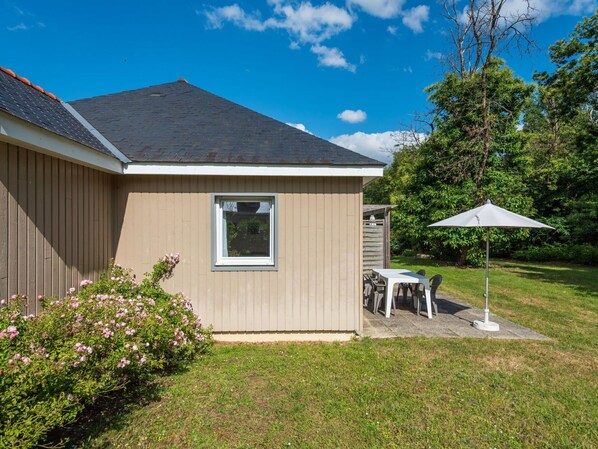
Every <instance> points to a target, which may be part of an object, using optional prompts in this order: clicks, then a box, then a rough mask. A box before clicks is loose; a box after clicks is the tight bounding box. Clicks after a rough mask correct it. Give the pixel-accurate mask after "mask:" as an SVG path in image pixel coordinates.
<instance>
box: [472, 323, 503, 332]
mask: <svg viewBox="0 0 598 449" xmlns="http://www.w3.org/2000/svg"><path fill="white" fill-rule="evenodd" d="M473 327H475V328H476V329H479V330H481V331H487V332H498V331H499V330H500V326H499V325H498V323H495V322H494V321H480V320H475V321H474V322H473Z"/></svg>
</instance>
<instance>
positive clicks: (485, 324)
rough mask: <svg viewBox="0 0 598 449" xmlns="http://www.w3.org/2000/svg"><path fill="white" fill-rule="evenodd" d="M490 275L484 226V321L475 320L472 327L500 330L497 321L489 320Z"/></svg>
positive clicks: (487, 240)
mask: <svg viewBox="0 0 598 449" xmlns="http://www.w3.org/2000/svg"><path fill="white" fill-rule="evenodd" d="M489 277H490V228H489V227H488V228H486V292H485V293H484V296H485V297H486V308H485V309H484V321H479V320H475V321H474V322H473V327H475V328H476V329H480V330H482V331H489V332H497V331H499V330H500V327H499V325H498V323H494V322H492V321H490V319H489V315H490V309H489V306H488V278H489Z"/></svg>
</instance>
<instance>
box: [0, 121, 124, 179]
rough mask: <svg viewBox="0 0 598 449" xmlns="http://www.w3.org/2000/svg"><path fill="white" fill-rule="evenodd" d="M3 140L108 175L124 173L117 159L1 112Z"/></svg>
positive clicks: (0, 125) (0, 133) (0, 126)
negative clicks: (107, 173)
mask: <svg viewBox="0 0 598 449" xmlns="http://www.w3.org/2000/svg"><path fill="white" fill-rule="evenodd" d="M0 137H1V138H2V140H6V141H7V142H9V143H12V144H15V145H19V146H23V147H25V148H29V149H31V150H35V151H38V152H40V153H44V154H47V155H49V156H54V157H58V158H61V159H66V160H68V161H71V162H75V163H77V164H81V165H85V166H88V167H92V168H96V169H98V170H102V171H106V172H109V173H122V172H123V164H122V162H121V161H119V160H118V159H115V158H113V157H111V156H108V155H107V154H103V153H100V152H99V151H96V150H93V149H91V148H88V147H86V146H85V145H81V144H79V143H77V142H75V141H73V140H70V139H67V138H66V137H62V136H59V135H58V134H54V133H53V132H50V131H47V130H45V129H43V128H40V127H39V126H37V125H33V124H31V123H29V122H27V121H25V120H22V119H20V118H17V117H14V116H13V115H10V114H7V113H5V112H2V111H0Z"/></svg>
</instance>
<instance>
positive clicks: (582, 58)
mask: <svg viewBox="0 0 598 449" xmlns="http://www.w3.org/2000/svg"><path fill="white" fill-rule="evenodd" d="M597 36H598V14H597V13H595V14H594V15H593V16H591V17H588V18H585V19H583V20H582V21H581V22H580V23H579V24H578V25H577V26H576V27H575V30H574V31H573V33H572V34H571V36H570V37H569V38H568V39H563V40H559V41H557V42H556V43H555V44H554V45H553V46H551V47H550V57H551V61H552V62H553V63H554V64H555V66H556V69H555V70H554V71H553V72H552V73H547V72H541V73H536V74H535V75H534V78H535V80H536V81H537V82H538V86H537V91H536V94H535V101H534V102H533V103H532V104H531V105H530V107H529V108H528V110H527V111H526V115H525V132H526V133H527V135H528V139H529V148H530V154H531V156H532V157H533V160H534V166H535V167H536V170H535V172H534V177H533V179H534V181H535V182H534V183H533V184H534V185H535V186H536V189H535V191H534V198H535V204H536V207H537V209H538V210H539V212H540V213H541V214H542V215H543V216H544V217H547V221H549V222H550V223H551V224H552V225H553V226H555V227H557V229H558V230H559V231H560V232H559V233H557V234H556V235H555V237H556V238H557V239H559V240H560V241H563V242H570V243H592V244H598V225H597V222H598V194H596V193H594V192H595V189H594V188H593V186H595V185H596V184H597V183H598V143H597V142H598V117H597V113H596V106H597V103H598V93H597V92H598V42H597Z"/></svg>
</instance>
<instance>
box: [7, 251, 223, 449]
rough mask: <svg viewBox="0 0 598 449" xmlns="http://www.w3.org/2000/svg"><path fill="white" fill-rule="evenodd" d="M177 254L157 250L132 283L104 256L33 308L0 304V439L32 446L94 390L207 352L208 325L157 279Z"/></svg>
mask: <svg viewBox="0 0 598 449" xmlns="http://www.w3.org/2000/svg"><path fill="white" fill-rule="evenodd" d="M177 263H178V256H172V255H168V256H164V257H163V258H162V259H161V260H160V261H158V263H156V264H155V265H154V268H153V271H152V272H151V273H147V277H146V278H145V279H144V280H143V281H142V282H141V283H138V282H137V281H136V280H135V278H134V277H133V276H131V274H130V272H129V271H128V270H125V269H123V268H122V267H120V266H118V265H112V266H111V267H110V269H109V270H108V271H107V272H105V273H103V274H102V275H101V277H100V280H99V281H98V282H96V283H92V282H91V281H87V280H85V281H83V282H82V283H81V289H80V291H79V292H78V293H77V292H76V291H75V289H74V288H71V289H69V292H68V295H67V296H66V297H64V298H63V299H51V298H40V301H41V302H42V304H43V307H44V310H43V311H42V312H41V313H40V314H39V315H37V316H35V317H33V316H22V315H21V314H20V310H21V303H22V301H23V298H19V297H13V298H11V300H10V301H9V302H8V304H4V305H3V307H2V308H1V309H0V329H3V330H2V332H0V415H1V416H0V447H7V448H8V447H11V448H15V447H33V446H35V445H36V444H38V443H39V442H40V441H41V440H43V438H44V436H45V435H46V434H47V433H48V432H49V431H50V430H52V429H53V428H55V427H57V426H64V425H65V424H67V423H69V422H72V421H73V420H74V419H76V417H77V416H78V415H79V414H80V413H81V411H82V410H83V409H84V408H85V407H86V406H88V405H90V404H92V403H93V402H94V401H95V400H96V399H97V398H98V397H99V396H105V395H113V394H115V392H117V391H119V390H122V389H124V388H126V387H127V386H128V385H134V384H139V383H140V382H143V381H146V380H148V379H150V378H151V377H152V376H153V375H154V374H155V373H158V372H161V371H164V370H166V369H173V368H176V367H179V366H182V365H184V364H185V363H187V362H188V361H190V360H191V359H192V358H193V357H194V356H195V355H196V354H198V353H201V352H204V351H206V350H207V349H208V348H209V346H210V343H211V338H210V332H209V331H208V330H205V329H204V328H203V327H202V325H201V322H200V321H199V320H198V319H197V318H196V317H195V316H194V315H193V311H192V307H191V303H190V301H189V299H188V298H185V297H184V296H183V295H181V294H176V295H171V294H168V293H166V292H165V291H164V290H163V289H162V288H161V287H160V285H159V283H160V282H161V281H162V280H164V279H167V278H169V277H170V276H172V274H173V270H174V267H175V266H176V264H177Z"/></svg>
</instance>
